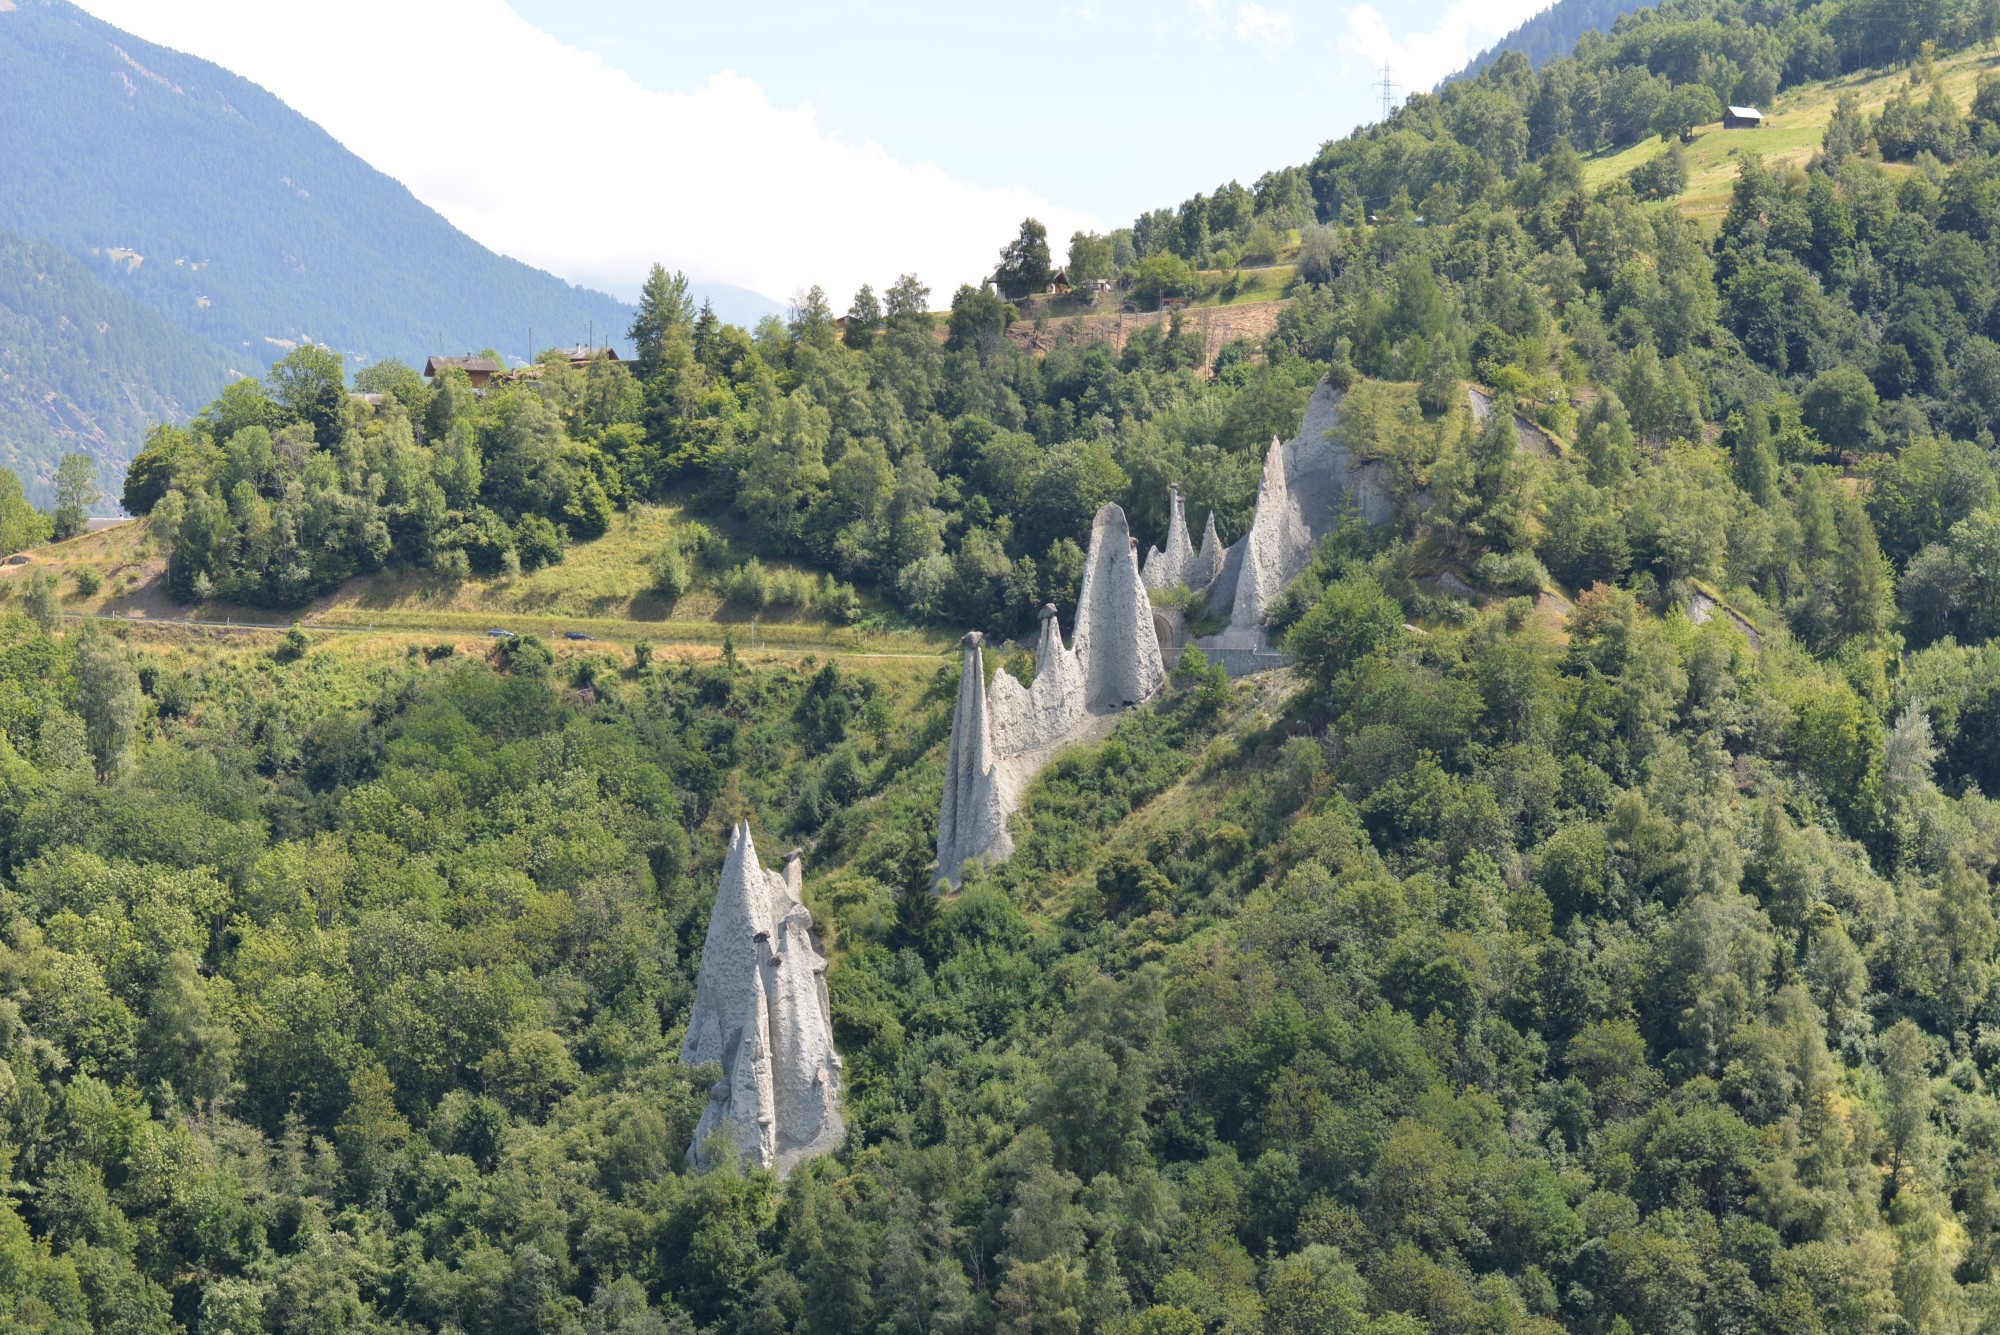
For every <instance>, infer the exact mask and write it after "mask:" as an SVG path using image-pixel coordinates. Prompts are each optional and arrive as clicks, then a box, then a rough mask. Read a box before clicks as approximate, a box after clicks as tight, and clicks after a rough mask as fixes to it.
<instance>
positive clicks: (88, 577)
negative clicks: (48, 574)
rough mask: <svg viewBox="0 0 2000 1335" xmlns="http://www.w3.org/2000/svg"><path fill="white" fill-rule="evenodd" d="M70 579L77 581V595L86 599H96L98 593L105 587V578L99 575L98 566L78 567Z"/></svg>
mask: <svg viewBox="0 0 2000 1335" xmlns="http://www.w3.org/2000/svg"><path fill="white" fill-rule="evenodd" d="M70 578H71V579H73V580H75V581H76V591H77V593H79V594H81V595H82V596H83V597H85V598H91V597H95V596H96V594H97V591H98V590H99V589H101V588H103V587H104V576H103V575H101V574H100V573H98V570H97V567H96V566H78V567H77V568H76V570H75V571H73V572H72V573H71V575H70Z"/></svg>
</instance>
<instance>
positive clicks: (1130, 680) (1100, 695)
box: [938, 505, 1186, 885]
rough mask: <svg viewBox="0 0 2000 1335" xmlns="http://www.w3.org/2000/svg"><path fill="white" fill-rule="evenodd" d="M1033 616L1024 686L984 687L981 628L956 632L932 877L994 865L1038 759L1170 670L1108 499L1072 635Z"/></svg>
mask: <svg viewBox="0 0 2000 1335" xmlns="http://www.w3.org/2000/svg"><path fill="white" fill-rule="evenodd" d="M1182 537H1183V539H1185V537H1186V528H1185V525H1183V527H1182ZM1041 617H1042V630H1041V638H1040V640H1039V641H1038V642H1037V644H1036V646H1035V680H1034V684H1033V685H1032V686H1023V685H1021V683H1020V682H1019V681H1017V680H1015V678H1014V676H1013V675H1012V674H1011V673H1009V672H1006V671H1000V672H996V673H995V674H994V675H993V685H992V687H991V688H988V687H987V686H986V667H985V661H984V652H983V647H982V643H981V637H980V635H979V633H978V632H976V631H975V632H973V633H972V634H970V635H967V636H966V637H965V656H964V659H963V662H962V664H961V666H960V668H959V676H958V704H957V706H956V708H955V710H954V711H953V714H952V722H951V741H950V743H949V745H948V746H947V747H946V749H945V776H944V803H943V807H942V809H941V810H940V811H939V813H938V875H939V876H940V877H941V878H943V879H945V880H948V881H950V882H951V883H952V884H953V885H956V884H958V882H959V879H960V876H961V874H962V872H963V870H964V867H965V864H966V863H967V862H970V861H971V860H972V859H974V858H979V859H982V860H983V861H985V862H986V863H988V864H989V865H991V864H994V863H998V862H1002V861H1004V860H1005V859H1006V858H1007V857H1008V855H1009V854H1011V853H1012V852H1013V851H1014V841H1013V837H1012V836H1011V835H1010V834H1008V832H1007V817H1008V816H1009V815H1011V814H1012V813H1013V811H1014V809H1015V807H1016V806H1017V805H1018V804H1019V802H1020V797H1021V792H1022V790H1024V789H1025V788H1026V787H1027V786H1028V782H1029V780H1031V779H1033V778H1034V776H1035V774H1036V773H1037V772H1038V771H1039V770H1040V769H1041V768H1042V766H1044V765H1046V764H1048V762H1049V761H1050V760H1052V759H1054V757H1055V755H1056V753H1057V752H1059V751H1061V750H1062V748H1064V747H1065V746H1071V745H1074V744H1076V743H1078V742H1085V741H1092V740H1095V739H1096V738H1099V737H1102V736H1104V735H1105V734H1107V733H1109V732H1110V731H1111V729H1112V728H1113V727H1114V726H1115V725H1116V723H1117V716H1118V714H1119V713H1120V712H1121V711H1122V710H1124V709H1126V708H1128V707H1130V706H1132V705H1136V704H1140V703H1142V702H1144V701H1145V700H1147V699H1150V698H1151V697H1152V696H1153V695H1154V694H1155V693H1156V692H1157V691H1158V690H1159V689H1160V687H1161V686H1162V685H1164V684H1165V682H1166V679H1167V669H1166V664H1165V663H1164V662H1162V661H1161V658H1160V644H1159V640H1158V638H1157V637H1156V636H1155V634H1154V632H1153V605H1152V601H1151V600H1150V599H1149V598H1148V597H1147V596H1146V589H1145V585H1144V582H1143V581H1142V580H1141V578H1140V575H1139V562H1138V560H1137V558H1136V556H1135V555H1134V554H1133V551H1132V538H1131V532H1130V530H1129V529H1127V527H1126V524H1125V512H1124V511H1123V510H1121V509H1119V508H1118V507H1117V506H1116V505H1107V506H1105V507H1104V508H1103V509H1101V510H1099V511H1098V512H1097V518H1096V520H1095V521H1094V522H1093V523H1092V524H1091V526H1090V551H1089V553H1088V554H1087V555H1086V556H1085V558H1084V569H1083V588H1082V592H1081V593H1080V595H1079V596H1078V598H1077V622H1076V640H1075V644H1074V645H1072V646H1070V647H1067V648H1065V647H1064V645H1063V640H1062V626H1061V624H1060V622H1059V621H1058V620H1057V617H1056V609H1055V608H1054V606H1052V605H1051V606H1046V607H1044V608H1042V614H1041Z"/></svg>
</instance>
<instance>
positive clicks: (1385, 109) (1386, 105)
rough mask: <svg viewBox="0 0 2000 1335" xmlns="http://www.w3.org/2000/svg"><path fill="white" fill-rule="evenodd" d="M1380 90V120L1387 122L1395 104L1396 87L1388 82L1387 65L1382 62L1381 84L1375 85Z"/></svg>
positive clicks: (1385, 62)
mask: <svg viewBox="0 0 2000 1335" xmlns="http://www.w3.org/2000/svg"><path fill="white" fill-rule="evenodd" d="M1375 86H1376V87H1377V88H1380V89H1381V90H1382V119H1383V120H1388V119H1389V113H1390V111H1392V110H1393V109H1394V107H1395V103H1396V92H1397V88H1396V85H1395V84H1393V83H1391V82H1389V63H1388V62H1387V61H1384V62H1382V82H1380V83H1378V84H1376V85H1375Z"/></svg>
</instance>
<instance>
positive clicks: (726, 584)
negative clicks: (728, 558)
mask: <svg viewBox="0 0 2000 1335" xmlns="http://www.w3.org/2000/svg"><path fill="white" fill-rule="evenodd" d="M722 598H723V601H724V602H727V603H733V604H735V605H736V606H738V607H750V608H762V607H764V606H766V605H768V604H769V603H770V601H771V577H770V575H769V574H768V573H766V572H765V570H764V563H763V562H762V561H759V560H758V559H757V558H756V557H754V556H753V557H751V558H750V559H749V560H748V561H745V562H744V563H743V564H742V565H740V566H737V567H736V568H735V569H734V570H731V571H729V572H728V573H727V574H725V575H724V576H723V577H722Z"/></svg>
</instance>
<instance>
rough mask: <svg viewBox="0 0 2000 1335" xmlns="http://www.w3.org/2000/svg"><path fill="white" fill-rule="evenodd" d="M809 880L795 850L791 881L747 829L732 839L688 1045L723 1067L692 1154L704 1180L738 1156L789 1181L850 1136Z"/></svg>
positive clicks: (685, 1057)
mask: <svg viewBox="0 0 2000 1335" xmlns="http://www.w3.org/2000/svg"><path fill="white" fill-rule="evenodd" d="M802 874H803V865H802V863H801V861H800V855H799V853H798V851H797V850H794V851H792V852H790V853H787V854H786V855H785V869H784V871H783V872H773V871H766V870H765V869H764V867H763V866H762V864H760V863H759V862H758V861H757V848H756V845H754V844H753V843H751V841H750V827H749V825H747V824H740V825H738V826H737V827H736V828H735V829H734V830H732V831H731V832H730V836H729V856H728V858H727V859H726V860H725V861H724V862H723V864H722V884H721V887H720V889H719V890H718V891H717V893H716V896H715V910H714V912H713V913H711V914H710V915H709V919H708V939H707V941H706V943H705V944H704V945H703V946H702V951H701V973H700V976H699V978H698V979H697V980H696V983H695V993H694V1012H693V1014H692V1015H691V1016H690V1017H689V1019H688V1031H687V1040H686V1041H685V1042H684V1043H683V1044H682V1045H681V1060H682V1061H684V1062H687V1063H688V1064H690V1065H695V1066H699V1065H701V1064H703V1063H705V1062H716V1063H718V1064H720V1065H721V1067H722V1079H721V1080H719V1081H717V1082H716V1083H715V1086H714V1087H713V1088H712V1089H710V1090H709V1094H708V1106H707V1107H706V1108H705V1109H703V1110H702V1115H701V1122H700V1124H699V1125H698V1126H697V1127H696V1128H695V1133H694V1144H693V1145H692V1146H690V1147H689V1149H688V1159H689V1161H690V1162H692V1163H693V1164H694V1165H695V1166H696V1167H697V1168H708V1167H712V1166H713V1165H714V1164H715V1163H716V1162H717V1161H718V1160H720V1159H722V1158H724V1157H726V1156H727V1155H728V1154H729V1153H730V1152H731V1151H733V1152H734V1153H735V1154H736V1155H737V1156H739V1157H740V1158H741V1159H742V1160H743V1161H744V1162H745V1163H748V1164H752V1165H755V1166H757V1167H760V1168H769V1169H774V1170H776V1171H777V1172H778V1174H779V1175H781V1176H782V1175H783V1174H785V1173H787V1172H789V1171H791V1169H792V1167H793V1165H795V1164H797V1163H799V1162H801V1161H802V1160H805V1159H810V1158H812V1157H813V1156H814V1155H817V1154H824V1153H826V1152H827V1151H828V1150H831V1149H834V1148H836V1147H838V1146H839V1144H840V1142H841V1141H842V1140H843V1139H844V1138H845V1137H846V1135H847V1124H846V1122H845V1121H844V1120H842V1118H841V1114H840V1065H841V1063H840V1054H839V1053H837V1052H835V1051H834V1047H833V1018H832V1012H831V1010H830V1008H829V1006H828V1004H827V991H826V960H825V959H824V958H823V957H822V956H821V955H820V953H819V951H818V949H817V948H816V947H815V945H814V943H813V935H812V913H811V912H810V911H809V910H807V908H806V906H805V904H804V903H803V902H802V901H801V899H800V887H801V880H802Z"/></svg>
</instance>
